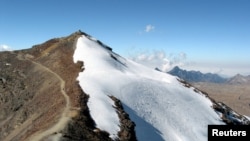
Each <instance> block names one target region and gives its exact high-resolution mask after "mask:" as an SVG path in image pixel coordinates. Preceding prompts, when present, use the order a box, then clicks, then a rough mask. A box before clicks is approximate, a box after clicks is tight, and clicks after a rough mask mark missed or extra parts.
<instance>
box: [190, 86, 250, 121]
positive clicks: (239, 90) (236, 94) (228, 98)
mask: <svg viewBox="0 0 250 141" xmlns="http://www.w3.org/2000/svg"><path fill="white" fill-rule="evenodd" d="M192 85H193V86H195V87H196V88H198V89H201V90H203V91H205V92H207V94H208V95H209V96H210V97H212V98H213V99H215V100H216V101H220V102H223V103H225V104H226V105H228V106H229V107H231V108H232V109H233V110H235V111H237V112H238V113H239V114H242V115H246V116H249V117H250V87H249V86H250V84H248V83H247V84H218V83H207V82H199V83H192Z"/></svg>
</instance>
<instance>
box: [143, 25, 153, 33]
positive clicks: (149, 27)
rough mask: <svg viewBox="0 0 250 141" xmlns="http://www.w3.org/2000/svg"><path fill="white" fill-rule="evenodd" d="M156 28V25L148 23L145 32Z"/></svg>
mask: <svg viewBox="0 0 250 141" xmlns="http://www.w3.org/2000/svg"><path fill="white" fill-rule="evenodd" d="M154 29H155V27H154V26H153V25H151V24H149V25H147V26H146V28H145V32H151V31H153V30H154Z"/></svg>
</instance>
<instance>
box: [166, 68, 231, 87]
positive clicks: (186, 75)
mask: <svg viewBox="0 0 250 141" xmlns="http://www.w3.org/2000/svg"><path fill="white" fill-rule="evenodd" d="M168 73H169V74H172V75H174V76H178V77H180V78H182V79H184V80H186V81H188V82H214V83H224V82H226V81H227V79H226V78H223V77H221V76H219V75H218V74H213V73H201V72H200V71H194V70H190V71H187V70H184V69H181V68H180V67H178V66H175V67H174V68H173V69H172V70H170V71H169V72H168Z"/></svg>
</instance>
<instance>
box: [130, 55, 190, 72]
mask: <svg viewBox="0 0 250 141" xmlns="http://www.w3.org/2000/svg"><path fill="white" fill-rule="evenodd" d="M186 56H187V55H186V54H185V53H179V54H171V55H169V56H166V53H165V52H164V51H154V52H150V53H145V52H144V53H139V54H137V55H133V56H132V57H131V59H132V60H134V61H135V62H138V63H140V64H143V65H145V66H147V67H150V68H152V69H155V68H159V69H161V70H162V71H164V72H168V71H170V70H171V69H172V68H173V67H175V66H183V65H185V63H186Z"/></svg>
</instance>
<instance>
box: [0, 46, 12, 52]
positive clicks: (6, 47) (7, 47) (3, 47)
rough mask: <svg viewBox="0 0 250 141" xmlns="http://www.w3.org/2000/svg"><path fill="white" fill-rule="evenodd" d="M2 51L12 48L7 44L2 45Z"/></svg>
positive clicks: (0, 49)
mask: <svg viewBox="0 0 250 141" xmlns="http://www.w3.org/2000/svg"><path fill="white" fill-rule="evenodd" d="M0 51H11V48H10V47H9V46H7V45H0Z"/></svg>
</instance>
